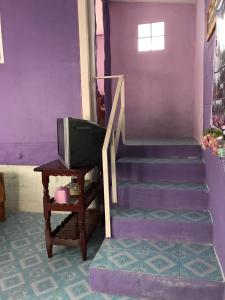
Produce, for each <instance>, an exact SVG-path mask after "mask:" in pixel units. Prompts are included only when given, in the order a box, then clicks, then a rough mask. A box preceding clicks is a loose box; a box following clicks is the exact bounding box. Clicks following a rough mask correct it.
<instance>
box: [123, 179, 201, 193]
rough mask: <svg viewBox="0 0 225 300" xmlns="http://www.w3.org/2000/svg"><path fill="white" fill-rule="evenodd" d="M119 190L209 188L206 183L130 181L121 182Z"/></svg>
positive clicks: (195, 189) (196, 189)
mask: <svg viewBox="0 0 225 300" xmlns="http://www.w3.org/2000/svg"><path fill="white" fill-rule="evenodd" d="M118 187H119V188H129V187H132V188H143V189H162V190H163V189H170V190H174V189H176V190H194V191H204V192H206V191H207V187H206V185H205V184H204V183H189V182H185V183H180V182H177V183H174V182H166V181H148V182H147V181H146V182H143V181H140V182H139V181H130V180H121V181H119V182H118Z"/></svg>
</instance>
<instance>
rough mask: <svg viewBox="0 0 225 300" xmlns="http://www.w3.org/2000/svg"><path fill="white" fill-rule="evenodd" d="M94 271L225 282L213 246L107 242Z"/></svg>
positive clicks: (92, 264)
mask: <svg viewBox="0 0 225 300" xmlns="http://www.w3.org/2000/svg"><path fill="white" fill-rule="evenodd" d="M90 268H93V269H107V270H111V271H124V272H135V273H144V274H148V275H153V276H154V275H157V276H169V277H176V278H179V279H181V280H202V281H204V280H205V281H213V282H223V281H224V280H223V276H222V272H221V269H220V266H219V263H218V261H217V257H216V255H215V252H214V248H213V246H212V245H211V244H200V243H181V242H170V241H165V240H144V239H143V240H135V239H105V240H104V242H103V243H102V245H101V247H100V249H99V251H98V252H97V254H96V256H95V258H94V260H93V261H92V263H91V266H90Z"/></svg>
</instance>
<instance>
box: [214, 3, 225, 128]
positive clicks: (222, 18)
mask: <svg viewBox="0 0 225 300" xmlns="http://www.w3.org/2000/svg"><path fill="white" fill-rule="evenodd" d="M212 125H214V126H216V127H217V128H219V129H223V130H224V129H225V0H222V1H221V3H220V5H219V7H218V10H217V19H216V46H215V52H214V79H213V100H212Z"/></svg>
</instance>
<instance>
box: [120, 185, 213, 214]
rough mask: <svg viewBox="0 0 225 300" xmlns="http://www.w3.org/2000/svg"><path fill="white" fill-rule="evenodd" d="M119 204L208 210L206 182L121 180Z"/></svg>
mask: <svg viewBox="0 0 225 300" xmlns="http://www.w3.org/2000/svg"><path fill="white" fill-rule="evenodd" d="M117 187H118V199H119V200H118V201H119V202H118V205H120V206H124V207H127V208H149V209H194V210H207V208H208V189H207V187H206V185H205V184H204V183H188V182H186V183H183V182H182V183H180V182H168V181H130V180H120V181H118V184H117Z"/></svg>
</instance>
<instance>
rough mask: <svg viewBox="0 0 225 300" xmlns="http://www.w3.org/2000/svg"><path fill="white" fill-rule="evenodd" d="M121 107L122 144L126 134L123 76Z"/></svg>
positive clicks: (124, 141) (124, 142)
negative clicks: (122, 111)
mask: <svg viewBox="0 0 225 300" xmlns="http://www.w3.org/2000/svg"><path fill="white" fill-rule="evenodd" d="M121 107H122V108H123V110H124V114H123V121H122V141H123V144H124V145H125V144H126V136H125V80H124V78H123V82H122V86H121Z"/></svg>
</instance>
